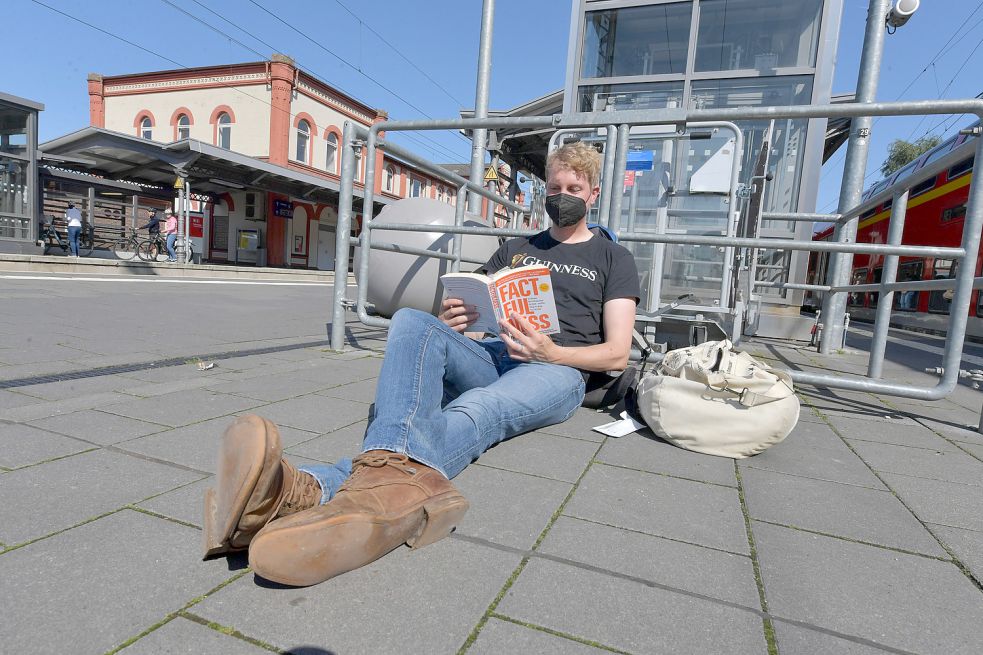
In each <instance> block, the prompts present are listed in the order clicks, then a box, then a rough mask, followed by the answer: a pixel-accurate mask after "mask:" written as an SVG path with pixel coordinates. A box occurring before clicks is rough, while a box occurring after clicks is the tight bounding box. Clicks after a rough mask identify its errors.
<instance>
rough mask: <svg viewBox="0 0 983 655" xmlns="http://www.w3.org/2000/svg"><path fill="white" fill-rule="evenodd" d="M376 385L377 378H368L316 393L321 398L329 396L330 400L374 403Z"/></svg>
mask: <svg viewBox="0 0 983 655" xmlns="http://www.w3.org/2000/svg"><path fill="white" fill-rule="evenodd" d="M377 385H378V378H369V379H368V380H362V381H360V382H350V383H348V384H340V385H337V386H332V387H329V388H327V389H323V390H321V391H318V393H319V394H321V395H322V396H331V397H332V398H341V399H342V400H352V401H355V402H360V403H372V402H375V389H376V386H377Z"/></svg>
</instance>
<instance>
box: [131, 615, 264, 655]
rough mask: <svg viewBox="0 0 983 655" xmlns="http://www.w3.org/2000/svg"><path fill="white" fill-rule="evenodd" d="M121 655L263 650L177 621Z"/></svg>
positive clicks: (252, 653)
mask: <svg viewBox="0 0 983 655" xmlns="http://www.w3.org/2000/svg"><path fill="white" fill-rule="evenodd" d="M120 653H123V655H179V654H180V653H186V654H187V655H239V654H240V653H242V654H243V655H266V654H267V653H269V651H268V650H266V649H265V648H260V647H259V646H254V645H253V644H251V643H249V642H248V641H243V640H242V639H237V638H236V637H231V636H229V635H226V634H223V633H221V632H219V631H218V630H212V629H211V628H208V627H205V626H203V625H201V624H200V623H195V622H194V621H189V620H188V619H184V618H181V617H177V618H176V619H174V620H173V621H170V622H168V623H166V624H164V625H163V626H161V627H159V628H157V629H156V630H154V631H153V632H151V633H150V634H149V635H147V636H145V637H141V638H140V640H139V641H136V642H134V643H133V644H131V645H129V646H127V647H126V648H124V649H123V650H121V651H120Z"/></svg>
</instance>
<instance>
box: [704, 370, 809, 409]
mask: <svg viewBox="0 0 983 655" xmlns="http://www.w3.org/2000/svg"><path fill="white" fill-rule="evenodd" d="M767 370H768V372H769V373H771V374H772V375H774V376H775V377H777V378H778V382H776V383H775V386H778V385H779V384H782V385H785V386H786V387H788V390H789V391H793V389H792V377H791V376H790V375H789V374H788V373H786V372H785V371H781V370H779V369H774V368H769V369H767ZM775 386H773V387H772V389H774V388H775ZM707 387H708V388H710V389H713V390H714V391H723V392H727V393H732V394H734V395H736V396H737V398H738V402H739V403H740V404H741V405H743V406H744V407H757V406H759V405H767V404H768V403H773V402H775V401H778V400H784V399H785V398H787V397H788V396H782V397H776V396H769V395H767V394H763V393H755V392H753V391H750V390H748V388H747V387H745V388H743V389H740V390H738V389H731V388H730V387H728V386H727V380H726V377H725V376H724V374H723V373H719V372H717V373H710V374H709V375H707ZM793 393H794V391H793Z"/></svg>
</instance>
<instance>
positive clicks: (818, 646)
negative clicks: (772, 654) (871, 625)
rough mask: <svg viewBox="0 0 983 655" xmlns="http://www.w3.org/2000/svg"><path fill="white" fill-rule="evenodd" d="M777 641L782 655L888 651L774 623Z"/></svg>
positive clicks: (859, 654)
mask: <svg viewBox="0 0 983 655" xmlns="http://www.w3.org/2000/svg"><path fill="white" fill-rule="evenodd" d="M773 624H774V626H775V640H776V641H777V642H778V652H780V653H781V654H782V655H817V654H818V653H822V655H883V653H887V652H891V651H886V650H884V649H881V648H877V647H876V646H871V645H869V644H866V643H861V642H859V641H851V640H849V639H846V638H841V637H837V636H835V635H831V634H827V633H825V632H820V631H819V630H809V629H808V628H801V627H799V626H797V625H792V624H790V623H785V622H784V621H774V622H773Z"/></svg>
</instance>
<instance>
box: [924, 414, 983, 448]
mask: <svg viewBox="0 0 983 655" xmlns="http://www.w3.org/2000/svg"><path fill="white" fill-rule="evenodd" d="M918 422H919V423H921V424H922V425H924V426H925V427H927V428H929V429H930V430H933V431H934V432H938V433H939V434H941V435H942V436H944V437H946V438H947V439H951V440H952V441H958V442H960V443H974V444H981V445H983V434H980V433H979V431H978V430H977V427H978V426H977V424H976V423H973V424H966V425H960V424H955V423H953V422H952V421H936V420H932V419H919V420H918Z"/></svg>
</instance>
